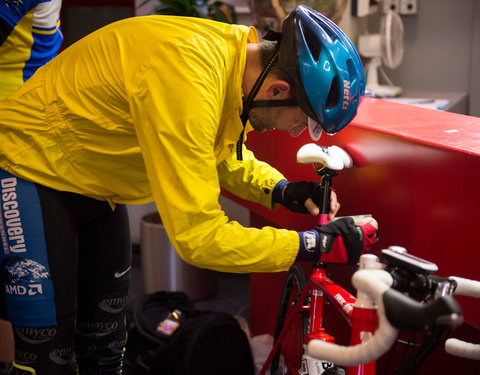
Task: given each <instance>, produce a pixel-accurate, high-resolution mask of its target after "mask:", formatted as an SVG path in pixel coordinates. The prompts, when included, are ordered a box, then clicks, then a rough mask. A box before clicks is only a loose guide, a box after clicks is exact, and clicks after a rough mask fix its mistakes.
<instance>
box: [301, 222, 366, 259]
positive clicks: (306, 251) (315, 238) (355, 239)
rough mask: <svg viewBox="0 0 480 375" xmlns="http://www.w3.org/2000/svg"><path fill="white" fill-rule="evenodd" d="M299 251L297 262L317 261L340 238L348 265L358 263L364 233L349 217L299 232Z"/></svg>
mask: <svg viewBox="0 0 480 375" xmlns="http://www.w3.org/2000/svg"><path fill="white" fill-rule="evenodd" d="M299 236H300V251H299V252H298V255H297V259H296V260H297V261H314V260H318V259H319V258H320V256H321V254H326V253H328V252H330V250H331V249H332V247H333V243H334V242H335V238H336V237H338V236H341V237H342V238H343V242H344V244H345V249H346V251H347V259H348V264H355V263H356V262H358V259H359V258H360V255H361V254H362V250H363V247H364V233H363V230H362V228H361V227H360V226H358V225H354V221H353V219H352V218H351V217H344V218H340V219H337V220H334V221H332V222H330V223H328V224H326V225H319V226H317V227H316V228H315V230H312V231H307V232H299Z"/></svg>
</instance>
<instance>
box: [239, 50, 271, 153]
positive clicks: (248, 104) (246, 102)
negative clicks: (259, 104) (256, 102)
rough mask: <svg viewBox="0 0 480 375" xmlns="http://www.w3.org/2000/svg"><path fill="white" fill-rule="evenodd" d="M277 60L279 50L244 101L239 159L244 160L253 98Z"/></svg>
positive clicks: (241, 116)
mask: <svg viewBox="0 0 480 375" xmlns="http://www.w3.org/2000/svg"><path fill="white" fill-rule="evenodd" d="M277 61H278V50H277V51H276V52H275V54H274V55H273V57H272V58H271V59H270V61H269V62H268V64H267V66H265V68H264V69H263V71H262V73H260V75H259V76H258V78H257V80H256V81H255V84H254V85H253V87H252V89H251V90H250V92H249V93H248V96H247V99H246V100H245V99H244V101H243V111H242V114H241V115H240V119H241V120H242V125H243V129H242V132H241V133H240V137H239V138H238V141H237V160H243V155H242V146H243V138H244V136H245V126H246V125H247V121H248V114H249V112H250V108H252V103H253V99H255V96H257V94H258V91H259V90H260V87H261V86H262V84H263V82H264V81H265V78H267V75H268V73H269V72H270V70H271V69H272V67H273V65H275V63H276V62H277Z"/></svg>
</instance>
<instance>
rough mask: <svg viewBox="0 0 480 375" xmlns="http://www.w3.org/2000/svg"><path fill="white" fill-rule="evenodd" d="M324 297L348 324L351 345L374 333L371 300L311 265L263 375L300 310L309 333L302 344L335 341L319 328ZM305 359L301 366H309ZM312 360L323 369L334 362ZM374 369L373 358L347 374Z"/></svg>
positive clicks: (369, 373) (366, 373)
mask: <svg viewBox="0 0 480 375" xmlns="http://www.w3.org/2000/svg"><path fill="white" fill-rule="evenodd" d="M309 292H310V304H308V305H305V304H304V302H305V300H306V299H307V296H308V294H309ZM325 298H327V299H328V300H329V301H330V302H331V304H332V305H334V306H335V307H336V309H337V310H338V311H339V312H340V313H341V315H342V316H343V317H344V319H345V320H346V321H347V322H348V324H349V325H350V326H351V338H350V344H351V345H356V344H359V343H361V342H363V341H365V340H368V339H369V338H370V337H372V336H373V334H374V332H375V330H376V328H377V313H376V309H375V308H374V307H373V306H372V305H371V303H369V301H368V300H366V299H365V298H364V297H363V296H362V298H356V297H354V296H353V295H352V294H350V293H349V292H348V291H346V290H345V289H343V288H342V287H340V286H339V285H337V284H336V283H334V282H333V281H332V280H331V279H329V278H328V277H327V274H326V270H325V267H322V266H314V268H313V270H312V274H311V276H310V279H309V281H308V283H307V286H306V287H305V289H304V290H303V291H302V294H301V295H300V298H299V299H298V300H297V302H296V304H295V306H294V307H293V309H292V313H291V314H290V315H289V316H288V318H287V320H286V321H285V324H284V327H283V329H282V331H281V333H280V335H279V336H278V338H277V340H276V341H275V344H274V346H273V348H272V351H271V352H270V355H269V356H268V358H267V360H266V362H265V364H264V366H263V368H262V370H261V372H260V375H264V374H265V372H266V371H267V369H268V367H269V366H270V363H271V361H272V359H273V356H274V355H275V353H276V352H277V350H279V348H280V345H281V343H282V341H283V339H284V337H285V334H286V332H287V331H288V329H289V327H290V325H291V324H292V321H293V319H294V318H295V317H297V316H298V313H300V312H301V311H308V312H309V319H310V324H309V332H308V334H307V335H306V338H305V343H304V344H305V345H306V344H308V342H309V341H310V340H313V339H319V340H323V341H327V342H333V341H334V338H333V337H332V336H331V335H329V334H328V333H327V332H325V329H324V328H323V327H322V317H323V306H324V301H325ZM362 301H363V302H362ZM308 360H310V359H309V358H304V359H303V360H302V367H304V366H305V367H307V366H308V363H306V362H307V361H308ZM312 360H313V361H317V362H318V361H320V362H321V364H320V365H318V364H317V365H316V367H317V368H318V366H320V367H321V368H322V369H323V371H324V370H326V369H328V368H329V367H333V365H334V364H332V363H329V362H326V361H321V360H318V359H312ZM375 370H376V367H375V361H372V362H370V363H366V364H361V365H358V366H352V367H349V368H348V369H347V375H375ZM323 371H322V372H323ZM322 372H318V370H317V372H316V373H320V374H321V373H322ZM305 373H307V372H305ZM310 373H311V372H310Z"/></svg>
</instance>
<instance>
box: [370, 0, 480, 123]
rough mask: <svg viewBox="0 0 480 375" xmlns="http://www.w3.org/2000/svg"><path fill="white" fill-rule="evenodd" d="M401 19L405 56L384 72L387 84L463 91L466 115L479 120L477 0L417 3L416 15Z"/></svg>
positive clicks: (479, 23) (479, 25)
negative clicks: (465, 101) (388, 82)
mask: <svg viewBox="0 0 480 375" xmlns="http://www.w3.org/2000/svg"><path fill="white" fill-rule="evenodd" d="M402 20H403V22H404V27H405V54H404V59H403V62H402V65H401V66H400V67H399V68H397V69H396V70H394V71H392V70H388V69H386V71H387V73H388V75H389V77H390V78H391V79H392V81H394V83H395V84H396V85H399V86H401V87H403V88H404V89H410V90H433V91H457V92H466V93H467V94H468V95H469V107H470V110H469V113H470V114H471V115H474V116H480V73H479V67H480V1H478V0H456V1H452V0H418V14H417V15H416V16H402ZM372 22H375V18H374V17H372V18H371V20H370V23H372ZM372 26H374V25H372Z"/></svg>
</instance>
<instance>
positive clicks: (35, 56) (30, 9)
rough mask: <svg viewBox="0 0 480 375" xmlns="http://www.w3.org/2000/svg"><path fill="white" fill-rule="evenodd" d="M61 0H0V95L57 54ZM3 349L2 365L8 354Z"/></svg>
mask: <svg viewBox="0 0 480 375" xmlns="http://www.w3.org/2000/svg"><path fill="white" fill-rule="evenodd" d="M61 4H62V1H61V0H21V1H12V0H0V99H2V98H4V97H6V96H8V95H10V94H11V93H13V92H14V91H15V90H17V89H18V88H19V87H20V86H21V85H22V84H23V83H24V82H25V81H26V80H27V79H29V78H30V77H31V76H32V75H33V73H35V71H36V70H37V69H38V68H39V67H40V66H42V65H44V64H45V63H46V62H48V61H50V60H51V59H52V58H53V57H55V56H56V55H57V51H58V50H59V48H60V46H61V44H62V40H63V37H62V34H61V32H60V27H59V23H60V8H61ZM0 342H2V344H3V345H4V348H8V347H10V346H11V347H13V336H12V333H11V327H10V324H8V323H7V322H6V321H3V320H0ZM10 352H13V349H12V350H11V351H10V350H4V351H3V352H2V354H4V356H2V357H0V371H1V367H5V366H6V364H3V363H2V361H3V362H7V361H8V360H9V358H10V355H9V354H7V353H10Z"/></svg>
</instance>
